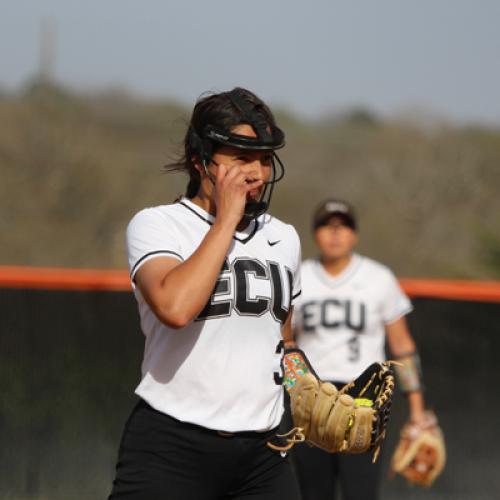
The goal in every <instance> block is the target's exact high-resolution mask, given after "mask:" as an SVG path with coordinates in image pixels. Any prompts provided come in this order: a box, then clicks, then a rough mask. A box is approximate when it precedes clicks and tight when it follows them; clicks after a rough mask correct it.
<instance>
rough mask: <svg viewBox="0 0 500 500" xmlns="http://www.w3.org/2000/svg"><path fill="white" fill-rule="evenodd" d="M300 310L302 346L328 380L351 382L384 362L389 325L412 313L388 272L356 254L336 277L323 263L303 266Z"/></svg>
mask: <svg viewBox="0 0 500 500" xmlns="http://www.w3.org/2000/svg"><path fill="white" fill-rule="evenodd" d="M301 274H302V295H301V298H300V304H298V305H297V306H296V307H295V310H296V314H295V315H294V316H295V318H294V329H295V331H296V335H297V344H298V345H299V347H300V348H301V349H302V350H303V351H304V352H305V353H306V355H307V357H308V358H309V361H310V362H311V364H312V366H313V367H314V369H315V370H316V372H317V373H318V376H319V377H320V378H322V379H323V380H334V381H339V382H348V381H350V380H352V379H353V378H355V377H357V376H358V375H359V374H360V373H361V372H362V371H363V370H364V369H365V368H367V367H368V366H369V365H370V364H371V363H373V362H375V361H378V362H381V361H383V360H384V359H385V328H384V327H385V325H386V324H388V323H391V322H393V321H395V320H397V319H399V318H401V317H402V316H404V315H405V314H407V313H409V312H410V311H411V310H412V306H411V303H410V301H409V299H408V297H407V296H406V295H405V294H404V292H403V291H402V290H401V288H400V286H399V284H398V282H397V280H396V277H395V276H394V274H393V273H392V272H391V270H390V269H388V268H387V267H386V266H384V265H382V264H380V263H378V262H375V261H374V260H372V259H369V258H367V257H363V256H360V255H358V254H354V255H353V256H352V259H351V261H350V262H349V265H348V266H347V268H346V269H344V270H343V271H342V273H340V274H339V275H337V276H335V277H333V276H331V275H330V274H328V273H327V271H326V270H325V269H324V267H323V266H322V265H321V263H320V262H319V260H307V261H305V262H303V263H302V271H301Z"/></svg>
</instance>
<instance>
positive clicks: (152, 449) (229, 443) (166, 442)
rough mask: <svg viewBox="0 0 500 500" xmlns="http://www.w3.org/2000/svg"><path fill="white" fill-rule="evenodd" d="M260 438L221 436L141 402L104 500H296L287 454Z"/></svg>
mask: <svg viewBox="0 0 500 500" xmlns="http://www.w3.org/2000/svg"><path fill="white" fill-rule="evenodd" d="M274 434H275V433H274V431H269V432H265V433H258V432H241V433H235V434H232V435H221V434H220V433H218V432H216V431H213V430H209V429H206V428H204V427H200V426H197V425H193V424H187V423H184V422H180V421H178V420H176V419H174V418H172V417H169V416H168V415H165V414H163V413H161V412H158V411H156V410H154V409H153V408H151V407H150V406H149V405H148V404H147V403H145V402H144V401H140V402H139V403H138V404H137V406H136V407H135V408H134V410H133V412H132V414H131V416H130V418H129V420H128V421H127V424H126V426H125V430H124V433H123V437H122V442H121V445H120V450H119V456H118V463H117V466H116V477H115V480H114V482H113V489H112V492H111V495H110V496H109V500H118V499H120V500H122V499H124V500H240V499H251V500H280V499H285V498H286V499H287V500H300V495H299V489H298V485H297V481H296V478H295V476H294V474H293V472H292V468H291V465H290V461H289V458H288V456H287V455H286V454H282V453H280V452H276V451H273V450H271V449H270V448H269V447H268V446H267V445H266V443H267V441H268V440H269V439H272V437H273V436H274Z"/></svg>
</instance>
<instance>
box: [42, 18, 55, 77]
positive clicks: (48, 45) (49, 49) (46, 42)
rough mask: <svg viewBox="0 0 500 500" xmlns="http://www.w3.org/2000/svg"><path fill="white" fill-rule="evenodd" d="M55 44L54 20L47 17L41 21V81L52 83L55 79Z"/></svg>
mask: <svg viewBox="0 0 500 500" xmlns="http://www.w3.org/2000/svg"><path fill="white" fill-rule="evenodd" d="M55 45H56V35H55V24H54V20H53V19H51V18H48V17H45V18H43V19H42V21H41V22H40V61H39V64H40V66H39V68H38V79H39V81H40V82H41V83H52V82H53V81H54V65H55Z"/></svg>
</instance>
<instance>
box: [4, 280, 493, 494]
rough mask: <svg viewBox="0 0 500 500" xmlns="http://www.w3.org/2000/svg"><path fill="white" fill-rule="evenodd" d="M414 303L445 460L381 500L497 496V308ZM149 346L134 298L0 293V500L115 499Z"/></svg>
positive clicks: (401, 415) (387, 488) (396, 483)
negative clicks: (439, 470)
mask: <svg viewBox="0 0 500 500" xmlns="http://www.w3.org/2000/svg"><path fill="white" fill-rule="evenodd" d="M414 305H415V311H414V312H413V313H412V314H411V315H410V316H409V322H410V327H411V330H412V333H413V335H414V337H415V339H416V341H417V343H418V345H419V348H420V352H421V357H422V361H423V369H424V378H425V383H426V387H427V391H426V400H427V402H428V404H429V406H431V407H432V408H434V409H435V411H436V413H437V414H438V417H439V419H440V422H441V425H442V427H443V430H444V433H445V438H446V444H447V448H448V463H447V466H446V469H445V471H444V473H443V475H442V476H441V477H440V478H439V479H438V480H437V481H436V483H435V485H434V486H433V487H432V488H431V489H430V490H423V489H420V488H417V487H413V488H411V487H408V486H407V485H406V483H405V481H404V480H402V479H401V478H396V479H394V480H392V481H389V480H384V482H383V487H382V494H381V499H384V500H400V499H401V498H405V499H407V500H413V499H424V498H425V499H434V500H438V499H439V500H448V499H450V500H451V499H453V500H483V499H484V500H486V499H488V500H490V499H491V500H493V499H497V498H499V492H500V474H499V473H498V465H499V464H500V450H499V448H498V446H497V442H498V437H497V432H496V430H497V427H498V415H499V414H500V412H499V411H498V410H499V409H500V403H499V400H498V387H499V386H500V384H499V382H500V367H499V364H498V362H497V355H498V353H499V352H500V329H499V327H498V322H499V320H500V304H496V303H478V302H458V301H457V302H455V301H447V300H431V299H417V300H414ZM142 349H143V337H142V334H141V332H140V327H139V320H138V315H137V311H136V305H135V300H134V298H133V296H132V294H131V293H128V292H73V291H72V292H70V291H43V290H19V289H2V290H0V384H1V388H2V391H1V399H0V401H1V404H0V443H1V445H0V498H2V499H6V500H21V499H23V500H24V499H37V500H49V499H50V500H59V499H60V500H68V499H71V500H94V499H104V498H106V496H107V494H108V492H109V489H110V486H111V481H112V477H113V474H114V466H115V460H116V454H117V450H118V445H119V439H120V435H121V431H122V428H123V425H124V423H125V420H126V418H127V417H128V414H129V412H130V409H131V408H132V406H133V404H134V401H135V396H134V395H133V389H134V387H135V385H136V384H137V382H138V380H139V376H140V362H141V358H142ZM394 406H395V408H394V412H393V417H392V419H391V426H390V429H389V435H388V439H387V440H386V442H385V444H384V446H383V448H384V453H383V455H382V460H383V461H384V465H385V469H387V462H388V459H389V457H390V452H391V451H392V450H393V449H394V446H395V443H396V441H397V439H398V431H399V428H400V426H401V425H402V423H403V422H404V420H405V419H406V416H407V412H406V405H405V402H404V400H403V398H402V397H398V398H397V399H396V402H395V405H394Z"/></svg>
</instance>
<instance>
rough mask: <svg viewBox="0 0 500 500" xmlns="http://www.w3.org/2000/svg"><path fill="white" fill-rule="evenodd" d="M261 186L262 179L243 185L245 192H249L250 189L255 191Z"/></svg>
mask: <svg viewBox="0 0 500 500" xmlns="http://www.w3.org/2000/svg"><path fill="white" fill-rule="evenodd" d="M262 184H264V181H263V180H262V179H257V180H256V181H252V182H246V183H245V186H244V188H245V191H247V192H248V191H251V190H252V189H256V188H258V187H260V186H262Z"/></svg>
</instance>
